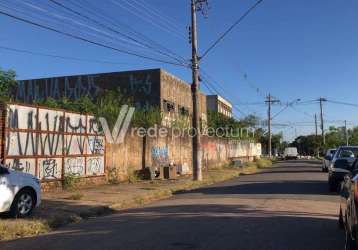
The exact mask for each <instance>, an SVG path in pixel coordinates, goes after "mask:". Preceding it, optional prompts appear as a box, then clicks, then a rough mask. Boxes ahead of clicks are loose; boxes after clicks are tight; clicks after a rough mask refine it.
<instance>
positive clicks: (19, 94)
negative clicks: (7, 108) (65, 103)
mask: <svg viewBox="0 0 358 250" xmlns="http://www.w3.org/2000/svg"><path fill="white" fill-rule="evenodd" d="M97 77H98V76H97V75H87V76H75V77H63V78H49V79H39V80H28V81H18V85H17V91H16V100H20V101H23V102H27V103H28V102H32V100H44V99H46V98H49V97H51V98H55V99H56V98H61V97H63V96H65V97H67V98H69V99H77V98H80V97H81V96H89V97H90V98H94V97H95V96H97V94H98V91H99V87H98V85H97V84H96V83H95V79H96V78H97Z"/></svg>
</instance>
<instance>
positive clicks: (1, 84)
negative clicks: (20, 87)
mask: <svg viewBox="0 0 358 250" xmlns="http://www.w3.org/2000/svg"><path fill="white" fill-rule="evenodd" d="M15 77H16V73H15V71H13V70H7V71H6V70H2V69H0V102H8V101H11V96H12V93H13V90H14V88H15V87H16V85H17V82H16V80H15Z"/></svg>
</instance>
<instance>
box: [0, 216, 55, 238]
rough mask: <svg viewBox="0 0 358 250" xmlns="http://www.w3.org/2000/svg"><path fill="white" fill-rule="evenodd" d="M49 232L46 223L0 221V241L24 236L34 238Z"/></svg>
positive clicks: (20, 220)
mask: <svg viewBox="0 0 358 250" xmlns="http://www.w3.org/2000/svg"><path fill="white" fill-rule="evenodd" d="M49 231H50V227H49V225H48V224H47V222H45V221H42V220H35V219H32V220H24V219H17V220H7V219H5V220H1V221H0V240H11V239H16V238H21V237H25V236H35V235H39V234H43V233H47V232H49Z"/></svg>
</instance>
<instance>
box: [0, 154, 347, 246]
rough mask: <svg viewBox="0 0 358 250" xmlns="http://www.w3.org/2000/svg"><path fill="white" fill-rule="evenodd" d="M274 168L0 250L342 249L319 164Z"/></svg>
mask: <svg viewBox="0 0 358 250" xmlns="http://www.w3.org/2000/svg"><path fill="white" fill-rule="evenodd" d="M276 166H277V167H276V168H274V169H270V170H267V171H266V172H264V173H259V174H254V175H246V176H240V177H239V178H237V179H234V180H231V181H227V182H225V183H222V184H219V185H215V186H211V187H207V188H202V189H199V190H195V191H192V192H188V193H183V194H179V195H176V196H175V197H173V198H171V199H168V200H164V201H160V202H156V203H154V204H152V205H150V206H146V207H144V208H141V209H134V210H128V211H126V212H122V213H119V214H114V215H111V216H107V217H101V218H95V219H91V220H88V221H85V222H82V223H79V224H77V225H71V226H68V227H65V228H62V230H61V231H56V232H54V233H51V234H48V235H43V236H40V237H35V238H27V239H21V240H16V241H11V242H7V243H2V244H0V248H1V249H2V250H7V249H19V250H20V249H21V250H23V249H27V250H31V249H39V250H40V249H41V250H43V249H58V250H63V249H66V250H68V249H86V250H91V249H101V250H102V249H240V250H245V249H250V250H251V249H255V250H256V249H257V250H258V249H260V250H263V249H272V250H280V249H282V250H288V249H290V250H291V249H292V250H293V249H297V250H303V249H305V250H309V249H317V250H318V249H322V250H330V249H332V250H339V249H344V235H343V232H342V231H340V230H339V229H338V227H337V214H338V196H337V195H335V194H330V193H328V188H327V183H326V179H327V176H326V175H327V174H326V173H321V172H320V165H319V164H317V163H315V164H314V162H309V161H290V162H284V163H279V164H277V165H276Z"/></svg>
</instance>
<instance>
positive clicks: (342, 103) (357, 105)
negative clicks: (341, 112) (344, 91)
mask: <svg viewBox="0 0 358 250" xmlns="http://www.w3.org/2000/svg"><path fill="white" fill-rule="evenodd" d="M326 101H327V102H330V103H334V104H340V105H346V106H352V107H358V104H355V103H349V102H341V101H334V100H330V99H327V100H326Z"/></svg>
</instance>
